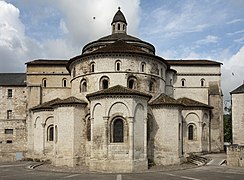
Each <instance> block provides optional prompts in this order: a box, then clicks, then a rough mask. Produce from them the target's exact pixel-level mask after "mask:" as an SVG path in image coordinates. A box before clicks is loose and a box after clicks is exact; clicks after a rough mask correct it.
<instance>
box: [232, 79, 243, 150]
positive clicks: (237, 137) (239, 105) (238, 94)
mask: <svg viewBox="0 0 244 180" xmlns="http://www.w3.org/2000/svg"><path fill="white" fill-rule="evenodd" d="M230 94H231V102H232V107H231V110H232V134H233V137H232V138H233V144H239V145H244V131H243V129H244V83H243V84H242V85H241V86H239V87H238V88H236V89H235V90H233V91H232V92H231V93H230Z"/></svg>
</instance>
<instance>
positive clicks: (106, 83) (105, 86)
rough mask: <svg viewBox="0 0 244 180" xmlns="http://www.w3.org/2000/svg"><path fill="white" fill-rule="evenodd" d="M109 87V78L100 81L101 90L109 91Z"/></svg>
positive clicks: (104, 77) (105, 77)
mask: <svg viewBox="0 0 244 180" xmlns="http://www.w3.org/2000/svg"><path fill="white" fill-rule="evenodd" d="M108 87H109V78H108V77H107V76H103V77H102V78H101V80H100V89H108Z"/></svg>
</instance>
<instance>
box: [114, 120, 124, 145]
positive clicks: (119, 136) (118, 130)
mask: <svg viewBox="0 0 244 180" xmlns="http://www.w3.org/2000/svg"><path fill="white" fill-rule="evenodd" d="M113 142H124V123H123V120H122V119H116V120H115V121H114V124H113Z"/></svg>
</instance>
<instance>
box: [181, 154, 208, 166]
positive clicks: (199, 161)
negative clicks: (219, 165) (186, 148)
mask: <svg viewBox="0 0 244 180" xmlns="http://www.w3.org/2000/svg"><path fill="white" fill-rule="evenodd" d="M186 159H187V162H189V163H192V164H195V165H197V166H204V165H206V164H207V163H208V162H209V161H210V160H209V159H208V158H205V157H201V156H198V155H194V154H191V155H189V156H188V157H187V158H186Z"/></svg>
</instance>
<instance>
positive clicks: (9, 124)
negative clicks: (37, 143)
mask: <svg viewBox="0 0 244 180" xmlns="http://www.w3.org/2000/svg"><path fill="white" fill-rule="evenodd" d="M8 89H12V97H8V95H7V93H8ZM26 100H27V91H26V87H4V86H1V87H0V105H1V108H0V161H14V160H21V159H22V158H23V157H24V155H25V153H26V143H27V138H26ZM9 110H11V113H7V111H9Z"/></svg>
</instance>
